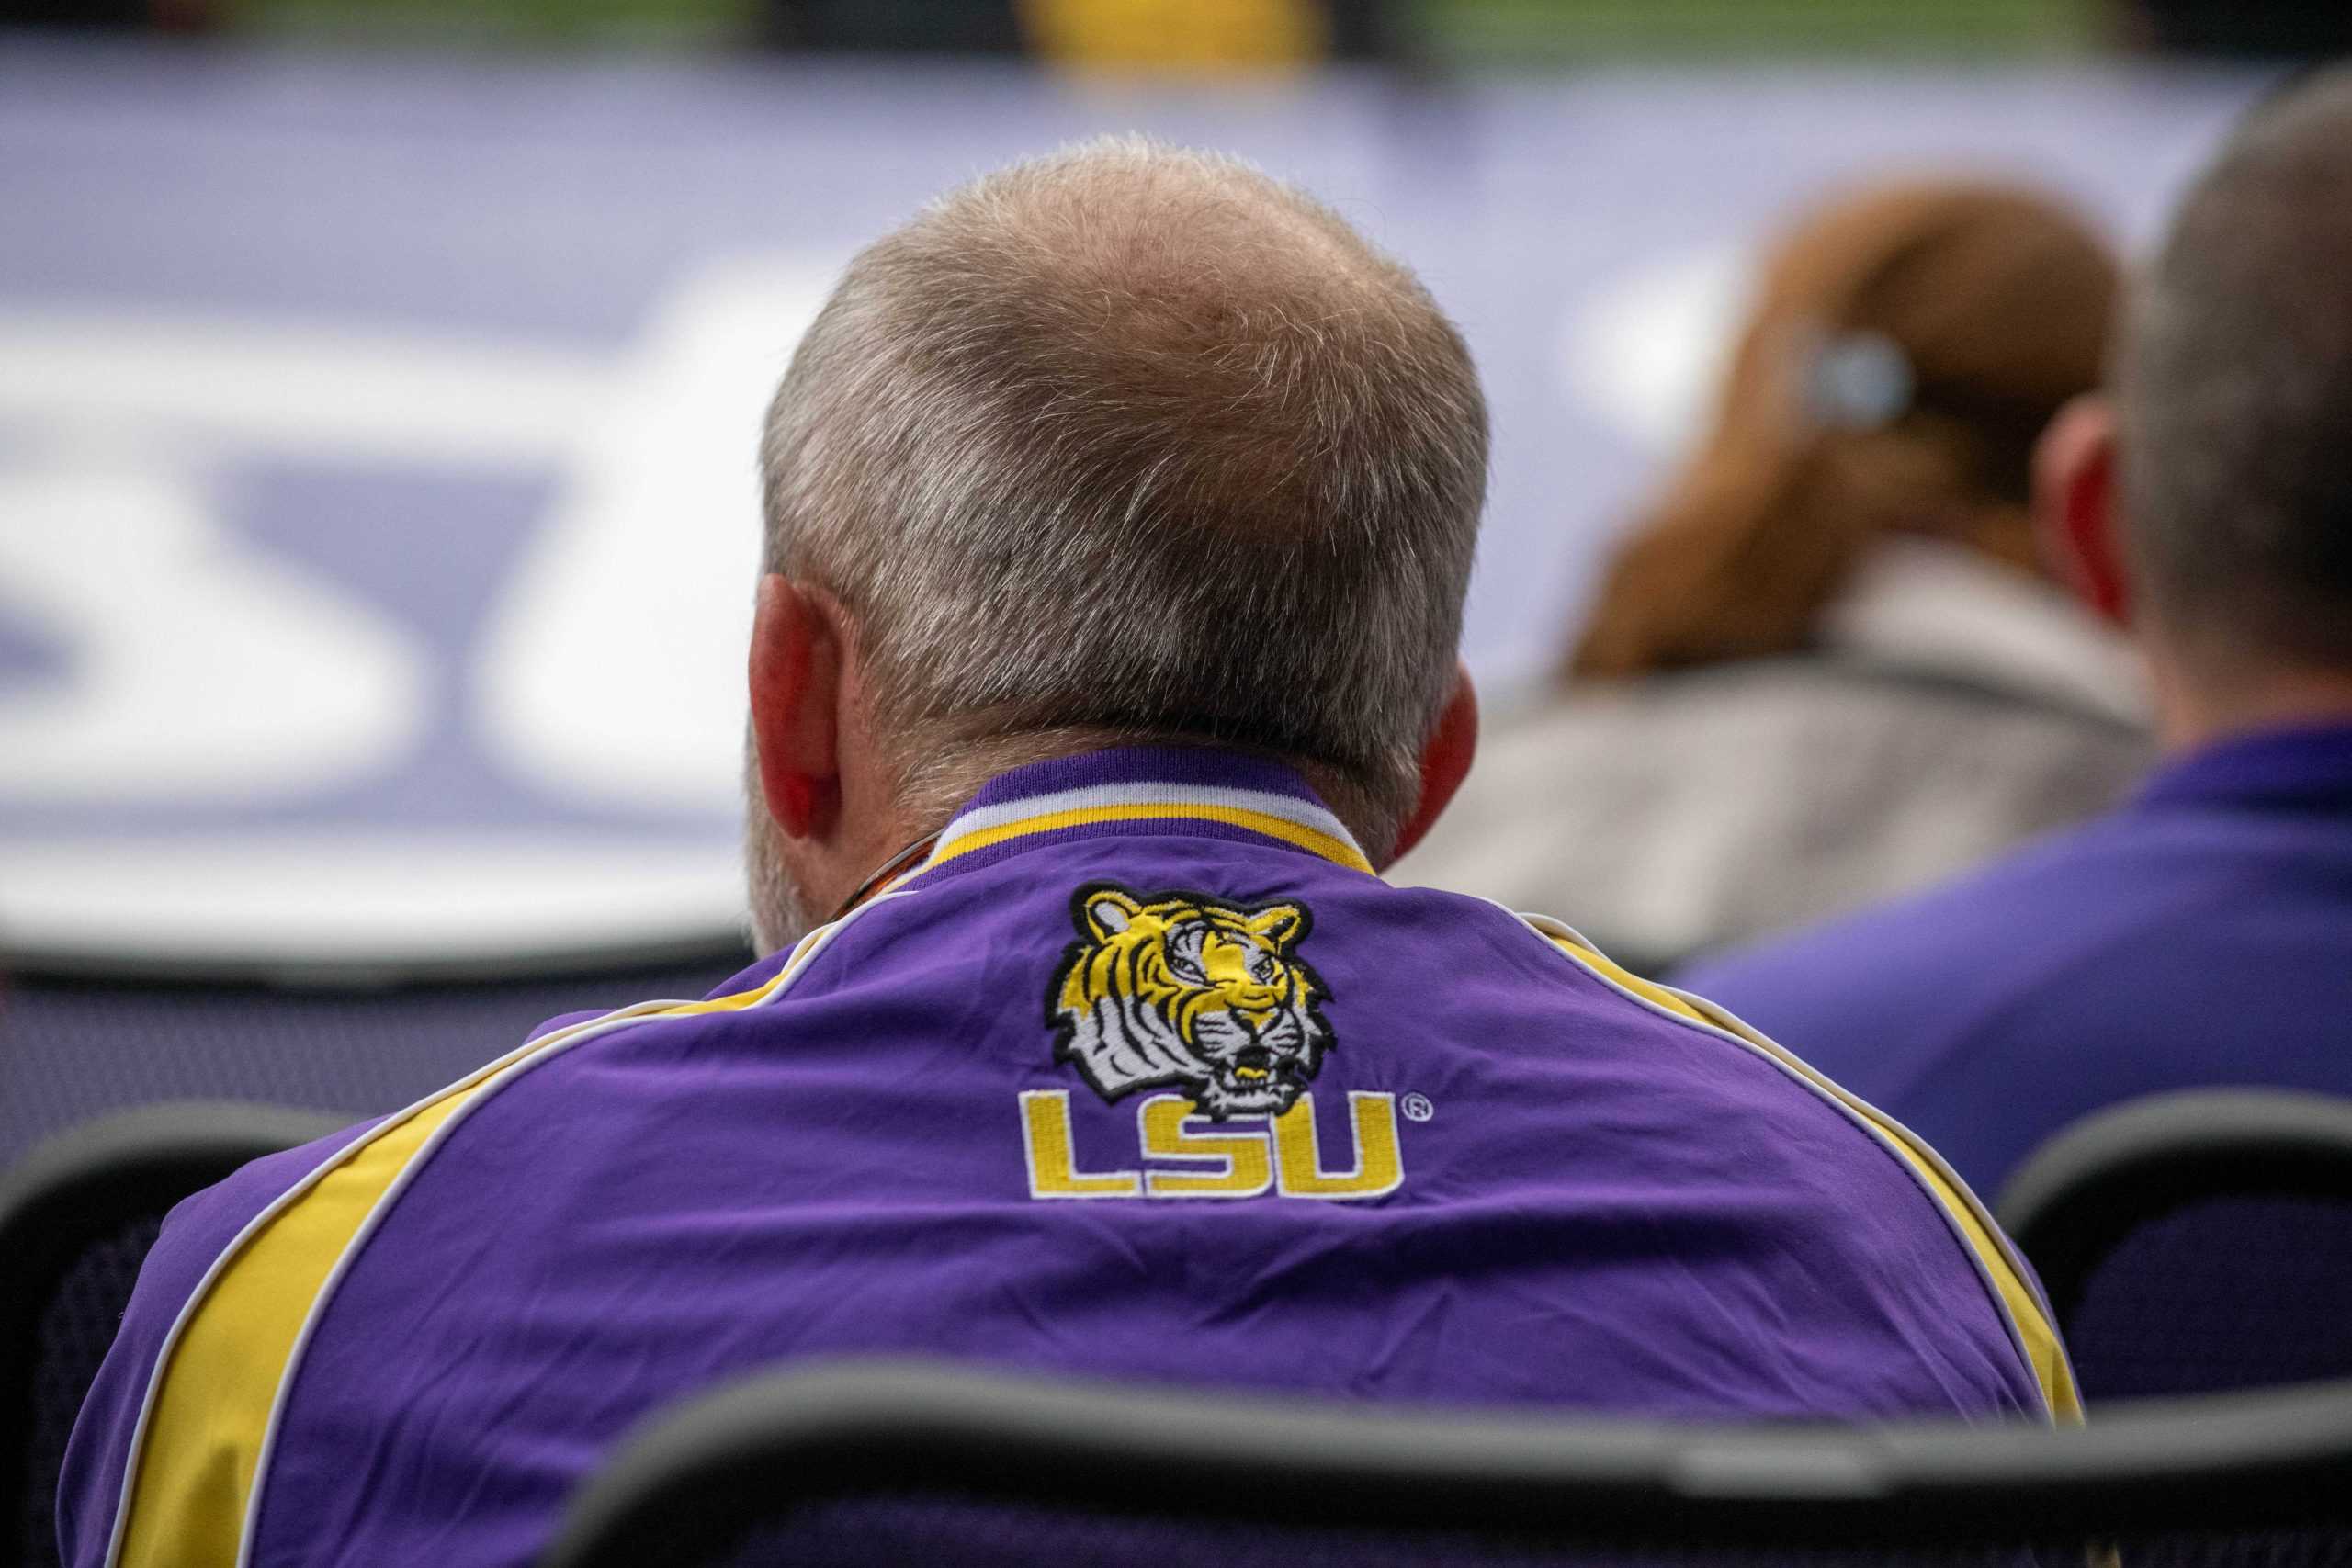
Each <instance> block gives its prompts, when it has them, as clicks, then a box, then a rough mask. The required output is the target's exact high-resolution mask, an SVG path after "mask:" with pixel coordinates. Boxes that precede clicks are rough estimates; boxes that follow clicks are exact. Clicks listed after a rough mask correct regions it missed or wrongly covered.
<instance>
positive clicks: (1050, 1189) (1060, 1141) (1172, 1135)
mask: <svg viewBox="0 0 2352 1568" xmlns="http://www.w3.org/2000/svg"><path fill="white" fill-rule="evenodd" d="M1253 1121H1255V1122H1258V1123H1259V1124H1258V1125H1252V1124H1251V1122H1253ZM1348 1131H1349V1135H1350V1140H1351V1143H1352V1144H1353V1145H1354V1155H1355V1163H1354V1165H1353V1166H1352V1167H1351V1168H1348V1169H1345V1170H1336V1171H1335V1170H1326V1169H1325V1168H1323V1161H1322V1151H1321V1149H1320V1147H1319V1146H1318V1145H1317V1135H1316V1130H1315V1104H1314V1099H1313V1097H1312V1096H1311V1095H1302V1096H1301V1097H1300V1098H1299V1100H1298V1102H1297V1103H1296V1104H1295V1105H1293V1106H1292V1107H1291V1108H1290V1109H1289V1110H1288V1111H1284V1112H1283V1114H1282V1115H1281V1116H1279V1117H1276V1118H1275V1119H1274V1120H1273V1121H1272V1123H1271V1125H1268V1124H1265V1122H1264V1119H1263V1118H1242V1119H1239V1120H1238V1121H1236V1122H1222V1123H1220V1122H1210V1121H1208V1120H1207V1119H1206V1118H1204V1117H1202V1116H1199V1115H1198V1114H1196V1113H1195V1112H1194V1111H1193V1102H1192V1101H1191V1100H1187V1099H1185V1098H1184V1097H1183V1096H1182V1095H1181V1094H1156V1095H1153V1096H1152V1097H1151V1098H1150V1099H1148V1100H1145V1101H1144V1102H1143V1103H1142V1104H1141V1105H1139V1106H1137V1107H1136V1135H1137V1139H1138V1143H1139V1145H1140V1150H1141V1157H1142V1158H1143V1159H1145V1160H1162V1161H1169V1162H1177V1163H1182V1164H1183V1165H1186V1166H1192V1167H1201V1168H1194V1169H1184V1170H1156V1169H1138V1170H1103V1171H1081V1170H1080V1169H1079V1168H1078V1154H1077V1150H1076V1148H1075V1147H1074V1146H1073V1145H1072V1142H1071V1139H1070V1126H1069V1091H1068V1090H1067V1089H1030V1090H1028V1091H1027V1092H1025V1093H1023V1095H1022V1096H1021V1135H1022V1147H1023V1152H1024V1153H1025V1154H1026V1156H1028V1162H1029V1195H1030V1196H1031V1197H1033V1198H1254V1197H1257V1196H1259V1195H1261V1194H1262V1193H1264V1192H1266V1191H1267V1190H1270V1189H1271V1190H1273V1191H1274V1192H1277V1193H1279V1194H1280V1195H1281V1196H1283V1197H1285V1198H1312V1199H1318V1200H1322V1201H1347V1200H1352V1199H1361V1198H1379V1197H1384V1196H1385V1195H1386V1194H1388V1193H1391V1192H1394V1191H1396V1190H1397V1188H1398V1187H1400V1186H1402V1185H1404V1180H1405V1159H1404V1151H1403V1150H1402V1148H1401V1147H1400V1146H1399V1145H1398V1143H1397V1101H1396V1097H1395V1096H1394V1095H1388V1094H1366V1093H1359V1092H1353V1091H1351V1093H1350V1094H1349V1095H1348Z"/></svg>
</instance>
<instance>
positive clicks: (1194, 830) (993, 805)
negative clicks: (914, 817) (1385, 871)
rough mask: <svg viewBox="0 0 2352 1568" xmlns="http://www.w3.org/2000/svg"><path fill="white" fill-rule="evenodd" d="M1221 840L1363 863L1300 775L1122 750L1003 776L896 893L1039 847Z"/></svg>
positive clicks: (1188, 755) (1254, 761)
mask: <svg viewBox="0 0 2352 1568" xmlns="http://www.w3.org/2000/svg"><path fill="white" fill-rule="evenodd" d="M1170 834H1179V835H1183V836H1187V837H1193V838H1208V839H1225V840H1238V841H1240V842H1243V843H1258V844H1264V845H1266V846H1268V847H1270V848H1275V849H1283V850H1288V851H1292V852H1298V853H1304V854H1311V855H1317V856H1320V857H1321V858H1322V859H1324V860H1328V861H1330V862H1332V863H1334V864H1338V865H1344V866H1347V867H1349V868H1351V869H1352V870H1355V871H1361V872H1363V873H1364V874H1367V875H1369V874H1371V873H1372V863H1371V862H1370V861H1368V860H1367V859H1365V857H1364V852H1363V849H1362V848H1360V847H1359V846H1358V845H1357V843H1356V841H1355V840H1354V838H1353V837H1352V836H1351V835H1350V833H1349V832H1348V829H1347V828H1346V827H1345V825H1343V824H1342V823H1341V822H1340V819H1339V818H1337V817H1335V816H1333V815H1332V814H1331V811H1330V808H1329V807H1326V806H1325V805H1324V804H1323V802H1322V801H1321V800H1320V799H1318V798H1317V796H1316V794H1315V792H1314V791H1313V790H1312V789H1309V788H1308V787H1307V785H1306V781H1305V780H1303V779H1301V778H1300V777H1299V776H1298V774H1297V773H1294V772H1293V771H1292V770H1290V769H1289V768H1286V767H1284V766H1283V765H1282V764H1281V763H1279V762H1272V761H1266V760H1265V759H1263V758H1261V757H1252V756H1248V755H1244V754H1242V753H1240V752H1236V751H1226V750H1213V749H1211V748H1207V747H1189V746H1120V747H1114V748H1111V749H1109V750H1101V751H1089V752H1083V753H1080V755H1077V756H1072V757H1056V758H1052V759H1050V760H1048V761H1043V762H1033V763H1031V764H1029V765H1028V766H1026V767H1022V768H1015V769H1013V770H1012V772H1011V773H1001V774H999V775H998V776H997V777H996V778H994V779H991V780H990V781H989V783H988V784H985V785H984V786H982V788H981V789H980V791H979V793H978V794H977V795H973V796H972V798H971V799H970V800H969V801H967V802H966V803H965V805H964V808H963V809H962V810H961V811H958V812H957V813H956V817H955V818H954V819H953V820H952V821H950V822H949V823H948V824H947V826H946V827H945V828H944V829H941V831H940V835H939V839H938V841H937V842H936V844H935V845H934V846H933V849H932V852H931V855H930V858H928V859H927V860H925V861H924V862H923V863H922V864H920V865H918V866H916V867H915V868H914V869H913V870H912V871H911V872H910V873H909V874H907V875H906V876H905V877H904V878H902V879H901V880H900V881H899V883H898V884H896V885H895V886H910V885H912V884H914V883H915V882H917V881H928V880H930V879H931V878H933V877H935V876H939V875H943V874H954V873H956V872H958V871H963V870H969V869H974V868H977V867H978V866H982V865H989V864H992V863H995V862H997V861H1000V860H1002V859H1004V858H1006V857H1007V856H1009V855H1013V854H1019V853H1021V852H1023V851H1026V850H1030V849H1034V848H1035V847H1037V846H1038V845H1041V844H1048V843H1062V842H1067V841H1069V840H1077V839H1094V838H1114V837H1121V836H1146V835H1148V836H1154V837H1166V836H1168V835H1170Z"/></svg>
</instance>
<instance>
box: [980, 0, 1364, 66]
mask: <svg viewBox="0 0 2352 1568" xmlns="http://www.w3.org/2000/svg"><path fill="white" fill-rule="evenodd" d="M1019 8H1020V17H1021V28H1022V31H1023V33H1024V34H1026V35H1027V37H1028V39H1029V41H1030V44H1031V47H1032V48H1034V49H1035V51H1036V52H1037V53H1038V54H1039V55H1040V56H1041V57H1043V58H1045V59H1046V60H1051V61H1054V62H1057V63H1060V64H1065V65H1076V66H1080V67H1084V68H1089V69H1102V70H1114V71H1181V72H1195V71H1211V72H1214V71H1228V70H1230V71H1266V70H1289V69H1295V68H1296V67H1299V66H1303V65H1308V64H1311V63H1313V62H1316V61H1317V60H1320V59H1321V58H1322V57H1323V55H1324V53H1325V51H1327V50H1328V49H1329V47H1330V33H1331V29H1330V22H1329V18H1328V17H1326V16H1325V15H1324V10H1323V7H1322V6H1321V5H1320V4H1318V3H1317V0H1019Z"/></svg>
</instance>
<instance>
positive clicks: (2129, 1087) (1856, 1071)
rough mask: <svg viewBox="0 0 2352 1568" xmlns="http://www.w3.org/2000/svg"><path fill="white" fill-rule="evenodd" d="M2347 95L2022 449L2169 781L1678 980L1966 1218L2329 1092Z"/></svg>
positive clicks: (2206, 213) (2210, 182) (2346, 928)
mask: <svg viewBox="0 0 2352 1568" xmlns="http://www.w3.org/2000/svg"><path fill="white" fill-rule="evenodd" d="M2347 279H2352V71H2346V70H2341V69H2339V70H2337V71H2335V72H2333V73H2328V74H2325V75H2323V76H2321V77H2318V78H2316V79H2315V80H2314V81H2313V82H2312V83H2311V84H2310V85H2306V86H2304V87H2302V88H2301V89H2300V90H2299V91H2296V92H2294V93H2292V94H2290V96H2286V97H2284V98H2282V99H2280V100H2279V101H2278V102H2276V103H2275V104H2273V105H2271V106H2270V107H2267V108H2265V109H2262V110H2260V111H2257V112H2256V115H2255V116H2254V117H2253V118H2250V119H2249V120H2248V122H2247V123H2246V124H2245V126H2244V127H2243V128H2242V129H2241V130H2240V131H2239V132H2238V134H2237V135H2236V137H2235V138H2234V139H2233V141H2232V142H2231V143H2230V145H2229V146H2228V147H2227V148H2226V149H2225V150H2224V151H2223V152H2222V155H2221V157H2220V159H2219V161H2218V162H2217V163H2216V164H2213V166H2212V167H2211V169H2210V170H2209V171H2208V172H2207V173H2206V174H2205V175H2203V177H2202V178H2201V179H2199V181H2198V183H2197V184H2196V186H2194V188H2193V189H2192V190H2191V191H2190V193H2189V195H2188V199H2187V201H2186V203H2185V204H2184V205H2183V207H2182V208H2181V210H2180V212H2179V214H2178V216H2177V218H2176V220H2174V223H2173V226H2172V230H2171V233H2170V235H2169V237H2168V238H2167V239H2166V241H2165V244H2164V246H2163V249H2162V251H2161V253H2160V254H2159V255H2158V256H2157V258H2156V260H2155V262H2154V265H2153V266H2152V267H2151V268H2150V269H2149V271H2148V273H2147V275H2146V276H2145V277H2144V278H2143V279H2142V280H2141V281H2140V283H2139V285H2138V287H2137V288H2136V289H2135V290H2134V295H2133V298H2132V299H2131V305H2130V309H2129V313H2128V315H2127V317H2126V318H2125V321H2124V325H2123V328H2122V342H2121V344H2120V355H2119V358H2118V361H2117V366H2116V370H2115V373H2114V376H2113V389H2112V393H2111V401H2110V400H2108V399H2088V400H2085V401H2083V402H2082V403H2080V404H2078V405H2076V406H2075V407H2074V408H2072V409H2070V410H2069V411H2068V412H2067V413H2066V414H2065V415H2064V417H2063V418H2062V419H2061V421H2060V422H2059V423H2058V424H2057V425H2056V426H2055V427H2053V429H2052V431H2051V433H2050V435H2049V437H2048V439H2047V440H2046V441H2045V443H2044V445H2043V450H2042V454H2041V486H2040V490H2041V502H2042V505H2041V510H2042V513H2043V514H2044V517H2045V520H2046V525H2047V530H2048V532H2049V533H2050V534H2051V535H2052V536H2054V537H2055V538H2056V539H2057V540H2058V541H2059V542H2060V547H2061V548H2062V550H2063V551H2064V554H2065V555H2066V556H2067V557H2068V558H2070V560H2071V562H2072V568H2071V572H2070V575H2071V577H2072V579H2073V581H2075V585H2076V588H2077V590H2078V591H2079V592H2081V594H2082V595H2083V597H2084V599H2085V601H2086V603H2087V604H2090V605H2091V606H2092V607H2093V608H2094V609H2096V610H2097V611H2098V612H2099V613H2100V614H2102V615H2108V616H2110V617H2112V618H2113V619H2114V620H2116V621H2117V622H2118V623H2119V624H2121V625H2125V626H2129V627H2130V628H2131V633H2132V636H2133V637H2134V639H2135V640H2136V641H2137V642H2138V644H2139V646H2140V649H2142V651H2143V653H2144V655H2145V656H2146V660H2147V663H2148V666H2149V669H2150V671H2151V672H2152V676H2153V685H2154V699H2155V705H2156V714H2157V729H2158V734H2159V737H2160V739H2161V741H2162V745H2163V748H2164V751H2165V764H2164V766H2163V767H2162V768H2161V769H2160V771H2158V772H2157V773H2156V774H2155V775H2154V778H2153V779H2152V780H2150V781H2149V783H2148V784H2146V785H2145V787H2144V788H2143V789H2142V790H2141V791H2140V792H2139V794H2138V795H2136V796H2135V797H2134V798H2133V799H2132V800H2131V803H2130V804H2129V805H2127V806H2125V807H2123V808H2121V809H2120V810H2119V811H2117V812H2115V813H2113V814H2112V815H2110V816H2108V817H2106V818H2102V819H2101V820H2099V821H2098V822H2096V823H2093V824H2091V825H2089V826H2087V827H2085V828H2083V829H2078V830H2076V831H2074V832H2071V833H2067V834H2064V835H2062V836H2058V837H2054V838H2052V839H2050V840H2046V841H2045V842H2043V843H2041V844H2038V845H2035V846H2032V847H2030V848H2029V849H2026V850H2024V851H2021V852H2018V853H2017V854H2015V855H2013V856H2011V857H2009V858H2007V859H2006V860H2003V861H2001V862H2000V863H1997V864H1995V865H1993V866H1991V867H1988V868H1986V869H1985V870H1984V871H1982V872H1980V873H1979V874H1975V875H1973V876H1970V877H1967V878H1966V879H1964V880H1962V881H1959V882H1956V883H1953V884H1951V886H1945V887H1941V888H1939V889H1936V890H1935V891H1933V892H1930V893H1928V894H1925V895H1923V896H1920V897H1915V898H1912V899H1910V900H1908V901H1906V902H1902V903H1897V904H1894V905H1891V906H1889V907H1887V908H1880V909H1874V910H1871V911H1869V912H1866V913H1863V914H1860V915H1856V916H1854V917H1852V918H1850V919H1846V920H1843V921H1840V922H1838V923H1834V924H1831V925H1828V926H1826V927H1824V928H1822V929H1820V930H1817V931H1812V932H1809V933H1804V934H1801V935H1798V936H1795V937H1792V938H1789V939H1787V940H1785V941H1782V942H1777V943H1774V944H1771V945H1768V946H1764V947H1761V948H1758V949H1757V950H1755V951H1753V952H1750V953H1741V954H1736V955H1733V956H1730V957H1727V958H1724V960H1722V961H1721V962H1719V963H1716V964H1709V965H1702V966H1701V967H1700V968H1699V969H1698V970H1697V971H1696V972H1694V973H1693V974H1691V976H1690V977H1689V982H1688V983H1689V984H1690V985H1691V986H1693V987H1699V988H1701V989H1703V990H1704V991H1705V992H1706V994H1707V995H1709V996H1711V997H1715V998H1719V999H1721V1000H1722V1001H1724V1002H1725V1003H1727V1004H1729V1005H1731V1006H1734V1007H1736V1008H1738V1009H1739V1010H1741V1011H1742V1012H1743V1013H1744V1014H1746V1015H1747V1017H1749V1018H1752V1019H1754V1020H1755V1021H1757V1022H1758V1023H1759V1024H1760V1025H1762V1026H1764V1027H1766V1028H1768V1029H1771V1030H1773V1031H1775V1032H1780V1033H1781V1034H1783V1035H1784V1036H1785V1037H1786V1038H1789V1039H1792V1040H1798V1041H1802V1042H1803V1043H1804V1049H1805V1052H1806V1054H1807V1055H1808V1056H1809V1057H1811V1058H1813V1059H1814V1060H1815V1061H1816V1062H1818V1063H1819V1064H1821V1065H1822V1066H1826V1067H1827V1068H1828V1069H1829V1070H1831V1071H1832V1072H1835V1073H1836V1074H1838V1077H1840V1078H1841V1079H1843V1080H1844V1081H1845V1082H1846V1083H1848V1084H1849V1085H1850V1086H1851V1087H1853V1088H1854V1089H1858V1090H1859V1091H1860V1092H1861V1093H1862V1094H1864V1095H1865V1096H1866V1097H1867V1098H1868V1099H1870V1100H1871V1101H1872V1102H1873V1103H1875V1104H1877V1105H1880V1106H1883V1107H1884V1108H1885V1109H1887V1110H1888V1111H1891V1112H1893V1113H1894V1115H1896V1116H1897V1117H1899V1118H1900V1119H1901V1120H1902V1121H1903V1122H1905V1123H1906V1124H1908V1125H1910V1126H1912V1127H1914V1128H1917V1129H1918V1130H1919V1131H1920V1132H1922V1133H1924V1134H1927V1135H1928V1137H1930V1138H1932V1139H1933V1140H1934V1141H1935V1143H1936V1144H1937V1145H1938V1146H1939V1148H1941V1149H1942V1150H1944V1151H1945V1152H1946V1153H1947V1154H1948V1155H1949V1156H1951V1158H1952V1160H1953V1162H1954V1163H1955V1164H1956V1165H1957V1166H1958V1167H1959V1168H1960V1170H1961V1172H1962V1175H1964V1176H1965V1177H1966V1178H1967V1179H1969V1180H1971V1181H1972V1182H1975V1183H1978V1184H1980V1185H1982V1186H1984V1187H1985V1188H1986V1190H1990V1189H1991V1187H1992V1186H1993V1185H1995V1184H1997V1183H1999V1182H2000V1181H2001V1180H2003V1179H2004V1178H2005V1177H2006V1176H2007V1174H2008V1173H2009V1171H2010V1170H2011V1168H2013V1167H2014V1166H2015V1165H2016V1164H2017V1163H2018V1160H2019V1159H2020V1158H2021V1157H2022V1156H2025V1155H2026V1154H2028V1153H2030V1151H2031V1150H2032V1148H2033V1147H2034V1145H2037V1144H2038V1143H2040V1142H2041V1140H2042V1139H2043V1138H2044V1137H2046V1136H2047V1135H2049V1134H2052V1133H2053V1132H2055V1131H2057V1130H2058V1129H2059V1128H2061V1127H2063V1126H2064V1125H2065V1124H2066V1123H2068V1122H2072V1121H2074V1120H2075V1119H2076V1118H2078V1117H2081V1116H2083V1115H2086V1114H2087V1113H2089V1112H2091V1111H2096V1110H2098V1109H2099V1108H2100V1107H2102V1106H2105V1105H2108V1104H2109V1103H2112V1102H2114V1101H2117V1100H2125V1099H2130V1098H2131V1097H2134V1096H2138V1095H2143V1094H2152V1093H2158V1092H2162V1091H2165V1090H2167V1089H2188V1088H2196V1087H2203V1086H2228V1085H2251V1086H2260V1087H2269V1088H2284V1089H2312V1090H2321V1091H2329V1092H2334V1093H2337V1094H2347V1093H2352V1049H2347V1025H2346V1020H2347V1019H2352V287H2347V283H2346V280H2347Z"/></svg>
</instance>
